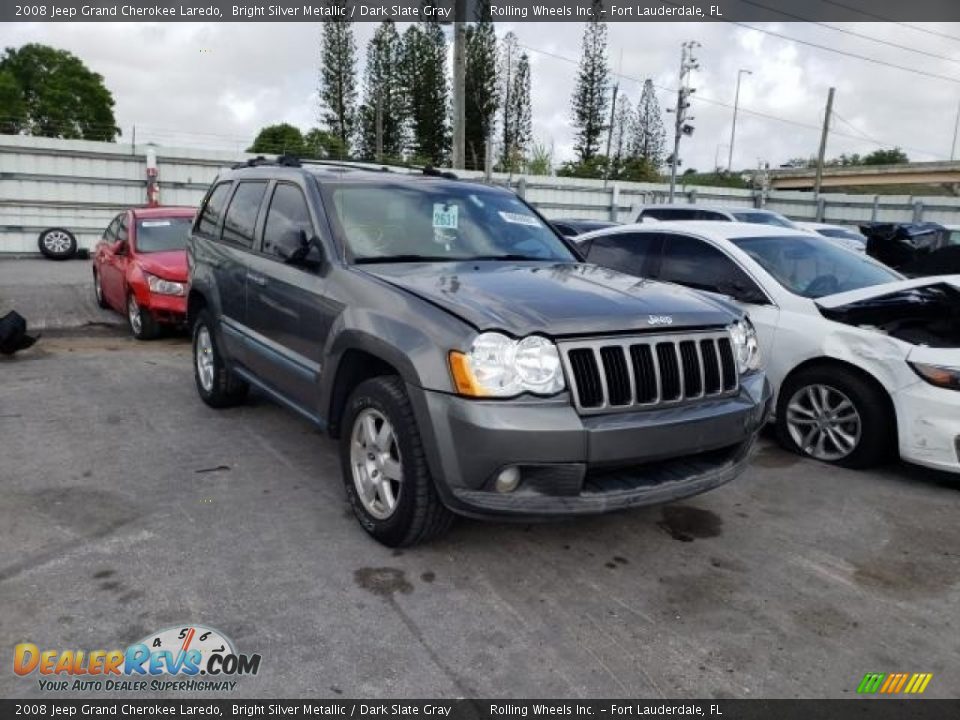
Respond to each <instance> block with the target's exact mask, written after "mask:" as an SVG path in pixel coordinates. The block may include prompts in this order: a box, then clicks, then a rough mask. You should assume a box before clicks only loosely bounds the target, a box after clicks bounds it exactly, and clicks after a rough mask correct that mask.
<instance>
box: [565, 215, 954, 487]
mask: <svg viewBox="0 0 960 720" xmlns="http://www.w3.org/2000/svg"><path fill="white" fill-rule="evenodd" d="M577 244H578V245H579V246H580V248H581V251H582V252H583V253H584V255H585V256H586V258H587V260H588V262H593V263H598V264H600V265H605V266H608V267H611V268H613V269H616V270H621V271H623V272H629V273H631V274H634V275H640V276H643V277H647V278H654V279H659V280H666V281H669V282H675V283H678V284H681V285H686V286H687V287H692V288H696V289H699V290H702V291H706V292H709V293H716V294H721V295H727V296H729V297H731V298H733V299H734V300H735V301H736V302H737V303H738V304H739V305H740V306H741V307H742V308H743V309H745V310H746V311H747V312H748V313H749V315H750V319H751V320H752V321H753V323H754V325H755V326H756V328H757V333H758V335H759V338H760V345H761V349H762V351H763V356H764V358H766V359H767V367H766V369H767V375H768V377H769V378H770V381H771V383H773V385H774V390H775V393H777V396H776V397H777V400H776V405H775V407H776V424H777V431H778V434H779V436H780V439H781V441H782V442H783V444H784V445H786V446H787V447H788V448H790V449H793V450H794V451H796V452H799V453H802V454H804V455H808V456H810V457H813V458H816V459H818V460H822V461H825V462H832V463H836V464H839V465H844V466H848V467H867V466H869V465H871V464H874V463H876V462H878V461H880V460H882V459H883V458H884V457H885V456H886V455H887V454H888V453H889V452H891V451H892V449H893V448H896V447H898V446H899V451H900V456H901V457H903V458H904V459H905V460H909V461H911V462H915V463H919V464H922V465H928V466H931V467H935V468H938V469H941V470H947V471H951V472H960V457H958V456H960V392H957V390H958V389H960V352H958V348H960V275H958V276H951V277H940V278H928V279H920V280H913V281H907V280H905V279H904V278H903V276H902V275H900V274H898V273H897V272H895V271H894V270H892V269H890V268H888V267H886V266H884V265H882V264H880V263H878V262H876V261H875V260H873V259H871V258H869V257H867V256H865V255H857V254H855V253H851V252H849V251H847V250H844V249H842V248H839V247H837V246H836V245H834V244H832V243H828V242H822V241H820V240H818V239H817V238H815V237H813V236H812V235H810V234H808V233H803V232H797V231H791V230H787V229H784V228H773V227H761V226H758V225H747V224H739V223H737V224H734V223H716V222H682V223H679V222H678V223H656V224H650V225H632V226H627V225H625V226H622V227H619V228H615V229H612V230H604V231H600V232H596V233H589V234H588V235H585V236H583V237H582V238H578V239H577Z"/></svg>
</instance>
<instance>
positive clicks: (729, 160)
mask: <svg viewBox="0 0 960 720" xmlns="http://www.w3.org/2000/svg"><path fill="white" fill-rule="evenodd" d="M744 73H746V74H747V75H753V73H752V72H750V71H749V70H738V71H737V94H736V95H735V96H734V98H733V126H732V127H731V128H730V155H729V157H728V158H727V172H728V173H729V172H733V143H734V142H735V141H736V139H737V109H738V108H739V107H740V78H742V77H743V74H744Z"/></svg>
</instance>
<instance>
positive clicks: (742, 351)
mask: <svg viewBox="0 0 960 720" xmlns="http://www.w3.org/2000/svg"><path fill="white" fill-rule="evenodd" d="M730 341H731V342H732V343H733V354H734V356H736V358H737V371H738V372H739V373H740V374H741V375H742V374H743V373H745V372H749V371H750V370H756V369H757V368H759V367H760V341H759V340H757V330H756V328H754V327H753V323H752V322H750V320H749V318H746V317H744V318H743V319H742V320H737V321H736V322H735V323H734V324H733V325H731V326H730Z"/></svg>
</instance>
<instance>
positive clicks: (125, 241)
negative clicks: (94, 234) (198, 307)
mask: <svg viewBox="0 0 960 720" xmlns="http://www.w3.org/2000/svg"><path fill="white" fill-rule="evenodd" d="M195 212H196V211H195V210H194V209H193V208H188V207H152V208H134V209H130V210H125V211H124V212H122V213H120V214H119V215H117V217H115V218H114V219H113V222H111V223H110V225H109V226H108V227H107V229H106V230H105V231H104V233H103V237H102V238H101V239H100V242H99V243H97V247H96V249H95V251H94V255H93V290H94V293H95V294H96V296H97V304H98V305H100V307H102V308H112V309H114V310H116V311H117V312H121V313H123V314H125V315H126V317H127V322H128V323H129V324H130V331H131V332H132V333H133V336H134V337H135V338H137V339H139V340H149V339H151V338H154V337H156V336H157V335H159V334H160V327H161V325H183V324H184V322H185V321H186V317H187V255H186V251H185V249H184V248H185V246H186V242H187V233H188V232H189V231H190V225H191V223H192V222H193V216H194V213H195Z"/></svg>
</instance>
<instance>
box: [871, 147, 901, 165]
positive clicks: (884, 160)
mask: <svg viewBox="0 0 960 720" xmlns="http://www.w3.org/2000/svg"><path fill="white" fill-rule="evenodd" d="M908 162H910V158H908V157H907V154H906V153H905V152H904V151H903V150H901V149H900V148H898V147H895V148H891V149H889V150H874V151H873V152H872V153H870V154H869V155H864V157H863V164H864V165H903V164H904V163H908Z"/></svg>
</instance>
